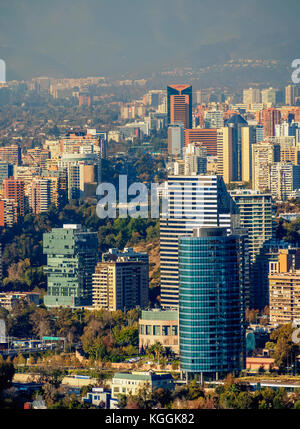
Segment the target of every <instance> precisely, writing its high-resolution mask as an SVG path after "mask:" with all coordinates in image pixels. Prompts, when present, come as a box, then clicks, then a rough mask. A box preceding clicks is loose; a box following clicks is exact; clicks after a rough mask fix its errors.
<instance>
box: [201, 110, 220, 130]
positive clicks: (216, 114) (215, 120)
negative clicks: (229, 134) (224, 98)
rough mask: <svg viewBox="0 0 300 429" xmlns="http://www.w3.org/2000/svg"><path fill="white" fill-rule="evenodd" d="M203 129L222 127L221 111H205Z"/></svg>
mask: <svg viewBox="0 0 300 429" xmlns="http://www.w3.org/2000/svg"><path fill="white" fill-rule="evenodd" d="M204 123H205V128H222V127H224V113H223V111H222V110H206V111H205V114H204Z"/></svg>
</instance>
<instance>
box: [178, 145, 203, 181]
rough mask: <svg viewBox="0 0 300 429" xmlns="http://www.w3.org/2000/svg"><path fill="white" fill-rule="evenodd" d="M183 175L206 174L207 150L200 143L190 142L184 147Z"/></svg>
mask: <svg viewBox="0 0 300 429" xmlns="http://www.w3.org/2000/svg"><path fill="white" fill-rule="evenodd" d="M183 159H184V173H183V174H184V175H185V176H192V175H194V174H195V175H199V174H206V170H207V150H206V147H205V146H204V145H203V144H202V143H198V144H197V143H190V144H189V145H188V146H186V147H185V148H184V155H183Z"/></svg>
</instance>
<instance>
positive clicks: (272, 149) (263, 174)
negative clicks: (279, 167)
mask: <svg viewBox="0 0 300 429" xmlns="http://www.w3.org/2000/svg"><path fill="white" fill-rule="evenodd" d="M279 161H280V145H279V144H278V143H277V144H276V143H271V142H268V141H263V142H260V143H255V144H253V145H252V189H255V190H258V191H261V192H265V191H268V190H270V188H271V183H270V180H271V165H272V164H274V162H279Z"/></svg>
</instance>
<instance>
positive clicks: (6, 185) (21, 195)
mask: <svg viewBox="0 0 300 429" xmlns="http://www.w3.org/2000/svg"><path fill="white" fill-rule="evenodd" d="M2 188H3V197H4V199H8V200H13V201H14V202H15V203H16V204H17V210H18V216H24V215H25V190H24V182H23V181H22V180H18V179H15V178H14V177H9V178H8V179H4V180H3V183H2Z"/></svg>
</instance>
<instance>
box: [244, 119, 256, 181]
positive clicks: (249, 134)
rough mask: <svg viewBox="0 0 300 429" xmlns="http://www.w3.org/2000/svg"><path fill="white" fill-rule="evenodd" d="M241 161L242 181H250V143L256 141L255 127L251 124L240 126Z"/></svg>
mask: <svg viewBox="0 0 300 429" xmlns="http://www.w3.org/2000/svg"><path fill="white" fill-rule="evenodd" d="M241 133H242V135H241V139H242V140H241V141H242V144H241V151H242V154H241V162H242V176H241V179H242V181H243V182H251V180H252V145H253V144H254V143H256V129H255V127H253V126H249V127H242V128H241Z"/></svg>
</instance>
